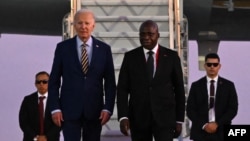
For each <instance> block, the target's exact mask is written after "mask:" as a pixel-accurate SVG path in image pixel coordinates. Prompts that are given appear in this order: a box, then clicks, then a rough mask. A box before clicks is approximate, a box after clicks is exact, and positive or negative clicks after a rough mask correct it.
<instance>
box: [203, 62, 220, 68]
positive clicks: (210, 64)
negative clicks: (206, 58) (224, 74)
mask: <svg viewBox="0 0 250 141" xmlns="http://www.w3.org/2000/svg"><path fill="white" fill-rule="evenodd" d="M206 65H207V66H208V67H212V66H214V67H217V66H218V65H219V63H206Z"/></svg>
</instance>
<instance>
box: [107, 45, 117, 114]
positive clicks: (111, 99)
mask: <svg viewBox="0 0 250 141" xmlns="http://www.w3.org/2000/svg"><path fill="white" fill-rule="evenodd" d="M106 54H107V62H106V64H107V65H106V70H105V74H104V80H105V81H104V89H105V105H104V109H107V110H109V111H110V113H111V115H112V114H113V109H114V104H115V96H116V82H115V70H114V63H113V58H112V53H111V48H110V47H109V46H108V49H107V53H106Z"/></svg>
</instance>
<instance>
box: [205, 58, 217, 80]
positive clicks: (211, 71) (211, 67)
mask: <svg viewBox="0 0 250 141" xmlns="http://www.w3.org/2000/svg"><path fill="white" fill-rule="evenodd" d="M204 68H205V70H206V72H207V76H209V77H211V78H213V77H215V76H217V75H218V73H219V70H220V68H221V64H220V62H219V60H218V59H216V58H208V59H207V61H206V63H205V64H204Z"/></svg>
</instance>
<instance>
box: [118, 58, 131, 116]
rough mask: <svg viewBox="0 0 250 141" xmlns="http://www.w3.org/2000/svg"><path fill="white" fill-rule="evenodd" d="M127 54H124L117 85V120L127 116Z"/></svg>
mask: <svg viewBox="0 0 250 141" xmlns="http://www.w3.org/2000/svg"><path fill="white" fill-rule="evenodd" d="M128 64H129V62H128V56H127V54H125V56H124V59H123V62H122V65H121V69H120V73H119V79H118V85H117V110H118V111H117V113H118V120H119V119H120V118H122V117H128V111H129V108H128V94H129V86H128V84H129V83H128V81H129V73H128Z"/></svg>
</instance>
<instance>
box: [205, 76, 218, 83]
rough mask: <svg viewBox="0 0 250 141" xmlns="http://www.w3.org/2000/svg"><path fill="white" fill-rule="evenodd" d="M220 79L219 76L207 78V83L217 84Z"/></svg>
mask: <svg viewBox="0 0 250 141" xmlns="http://www.w3.org/2000/svg"><path fill="white" fill-rule="evenodd" d="M218 78H219V76H218V75H217V76H216V77H214V78H213V79H212V78H210V77H208V76H207V82H208V83H210V81H211V80H214V81H215V82H217V81H218Z"/></svg>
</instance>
